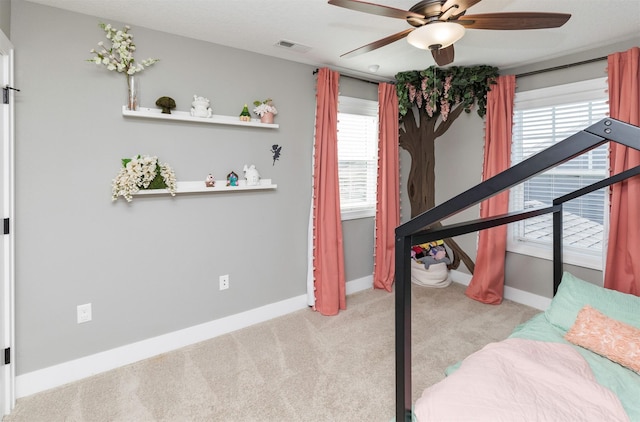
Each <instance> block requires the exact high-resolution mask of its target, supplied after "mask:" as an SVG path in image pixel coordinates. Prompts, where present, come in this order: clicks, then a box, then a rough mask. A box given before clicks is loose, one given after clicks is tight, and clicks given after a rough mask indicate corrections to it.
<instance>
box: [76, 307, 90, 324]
mask: <svg viewBox="0 0 640 422" xmlns="http://www.w3.org/2000/svg"><path fill="white" fill-rule="evenodd" d="M89 321H91V304H90V303H86V304H84V305H78V324H82V323H83V322H89Z"/></svg>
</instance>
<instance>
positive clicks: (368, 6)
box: [329, 0, 424, 19]
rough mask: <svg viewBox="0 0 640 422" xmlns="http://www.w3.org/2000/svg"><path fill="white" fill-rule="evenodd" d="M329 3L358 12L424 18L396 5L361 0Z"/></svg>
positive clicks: (338, 0)
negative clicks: (390, 5)
mask: <svg viewBox="0 0 640 422" xmlns="http://www.w3.org/2000/svg"><path fill="white" fill-rule="evenodd" d="M329 4H332V5H334V6H340V7H344V8H346V9H351V10H355V11H357V12H364V13H371V14H373V15H378V16H386V17H388V18H398V19H407V18H418V19H424V15H421V14H419V13H415V12H410V11H408V10H402V9H396V8H394V7H389V6H383V5H381V4H375V3H367V2H365V1H359V0H329Z"/></svg>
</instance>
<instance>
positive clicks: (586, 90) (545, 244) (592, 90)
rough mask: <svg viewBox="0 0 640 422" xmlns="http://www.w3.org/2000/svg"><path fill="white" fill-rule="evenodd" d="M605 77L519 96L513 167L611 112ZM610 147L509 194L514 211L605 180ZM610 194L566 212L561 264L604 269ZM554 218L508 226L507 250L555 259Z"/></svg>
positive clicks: (572, 204) (578, 202)
mask: <svg viewBox="0 0 640 422" xmlns="http://www.w3.org/2000/svg"><path fill="white" fill-rule="evenodd" d="M606 88H607V87H606V81H605V79H604V78H600V79H597V80H591V81H584V82H578V83H573V84H568V85H562V86H557V87H551V88H545V89H539V90H532V91H526V92H522V93H517V94H516V99H515V110H514V125H513V146H512V154H511V164H512V165H513V164H517V163H519V162H520V161H522V160H524V159H526V158H528V157H529V156H531V155H533V154H535V153H537V152H539V151H541V150H543V149H545V148H547V147H548V146H550V145H552V144H554V143H556V142H559V141H562V140H564V139H566V138H567V137H568V136H571V135H573V134H574V133H576V132H578V131H579V130H582V129H584V128H585V127H587V126H589V125H591V124H593V123H596V122H598V121H599V120H601V119H602V118H604V117H606V115H607V114H608V112H609V106H608V104H607V100H608V98H607V94H606ZM607 154H608V144H604V145H601V146H600V147H598V148H596V149H593V150H591V151H589V152H587V153H585V154H583V155H581V156H579V157H576V158H574V159H573V160H570V161H568V162H566V163H564V164H562V165H559V166H557V167H555V168H553V169H550V170H548V171H546V172H544V173H542V174H540V175H538V176H536V177H534V178H532V179H529V180H528V181H527V182H525V183H523V184H521V185H519V186H516V187H514V188H512V189H511V193H510V209H511V210H512V211H513V210H522V209H525V208H532V207H538V206H550V205H551V204H552V201H553V199H554V198H557V197H558V196H561V195H564V194H566V193H569V192H573V191H574V190H576V189H579V188H581V187H584V186H588V185H590V184H592V183H594V182H597V181H598V180H602V179H604V178H605V177H607V171H608V155H607ZM606 201H607V195H606V191H605V189H600V190H598V191H595V192H592V193H590V194H588V195H585V196H582V197H580V198H576V199H574V200H572V201H569V202H566V203H565V204H564V207H563V246H564V252H563V260H564V261H565V262H567V263H570V264H575V265H580V266H584V267H588V268H595V269H601V268H602V251H603V245H604V244H605V243H604V241H605V237H604V236H605V231H606V230H605V227H606V218H607V216H606V213H605V204H606ZM552 227H553V224H552V215H551V214H547V215H544V216H539V217H534V218H531V219H528V220H524V221H520V222H518V223H514V224H511V225H510V228H509V239H508V242H507V249H508V250H509V251H511V252H517V253H524V254H528V255H532V256H537V257H541V258H547V259H551V256H552V242H553V239H552V232H553V230H552Z"/></svg>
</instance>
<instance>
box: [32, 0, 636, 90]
mask: <svg viewBox="0 0 640 422" xmlns="http://www.w3.org/2000/svg"><path fill="white" fill-rule="evenodd" d="M29 1H31V2H33V3H39V4H43V5H48V6H52V7H58V8H61V9H66V10H70V11H74V12H78V13H83V14H88V15H93V16H97V17H99V18H102V19H104V20H105V21H116V22H123V23H126V24H129V25H131V26H132V27H136V26H138V27H146V28H150V29H155V30H160V31H164V32H168V33H172V34H177V35H182V36H185V37H190V38H195V39H199V40H204V41H209V42H212V43H216V44H222V45H226V46H229V47H235V48H239V49H243V50H248V51H253V52H256V53H260V54H265V55H269V56H274V57H279V58H283V59H287V60H292V61H296V62H301V63H306V64H311V65H314V66H329V67H332V68H333V69H336V70H341V71H345V73H349V74H352V75H363V76H364V75H369V76H371V77H372V78H373V79H392V78H393V76H394V75H395V74H396V73H397V72H399V71H404V70H409V69H424V68H426V67H428V66H431V65H434V64H435V63H434V61H433V59H432V57H431V54H430V53H429V52H427V51H423V50H418V49H416V48H414V47H412V46H410V45H409V44H408V43H407V42H406V40H404V39H403V40H399V41H396V42H394V43H392V44H389V45H387V46H385V47H382V48H380V49H378V50H375V51H372V52H369V53H366V54H362V55H360V56H357V57H353V58H340V55H341V54H343V53H346V52H347V51H350V50H353V49H355V48H358V47H360V46H362V45H365V44H368V43H370V42H373V41H376V40H378V39H381V38H384V37H386V36H388V35H391V34H394V33H396V32H400V31H402V30H404V29H407V28H409V27H410V26H409V25H408V24H407V23H406V22H405V21H404V20H401V19H394V18H388V17H381V16H375V15H370V14H365V13H359V12H355V11H352V10H348V9H345V8H341V7H336V6H332V5H329V4H327V1H326V0H29ZM415 2H416V0H408V1H407V0H386V1H380V2H378V3H380V4H384V5H387V6H391V7H395V8H398V9H405V10H408V9H409V8H410V7H411V6H412V5H413V4H414V3H415ZM491 12H559V13H570V14H571V15H572V17H571V19H570V20H569V21H568V22H567V23H566V24H565V25H564V26H563V27H561V28H554V29H541V30H522V31H492V30H472V29H469V30H467V32H466V34H465V36H464V37H463V38H462V39H461V40H460V41H458V42H457V43H456V44H455V48H456V58H455V62H454V63H453V64H454V65H458V66H470V65H476V64H488V65H493V66H497V67H500V68H512V67H518V66H523V65H527V64H530V63H535V62H539V61H544V60H547V59H554V58H557V57H562V56H564V55H567V54H571V53H577V52H581V51H584V50H589V49H592V48H596V47H599V46H603V45H607V44H611V43H613V42H618V41H627V40H630V39H634V38H635V39H637V38H638V37H639V36H640V0H609V1H607V0H563V1H558V0H484V1H482V2H480V3H478V4H476V5H475V6H473V7H471V8H470V9H468V13H469V14H479V13H491ZM281 40H285V41H289V42H292V43H296V44H299V45H302V46H306V47H309V49H308V51H302V50H304V49H297V48H294V49H285V48H282V47H279V46H277V44H278V42H279V41H281ZM371 65H378V66H379V70H378V72H377V74H375V75H373V74H371V73H370V72H369V70H368V69H369V66H371Z"/></svg>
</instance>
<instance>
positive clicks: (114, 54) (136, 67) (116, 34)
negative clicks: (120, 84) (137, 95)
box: [87, 23, 159, 75]
mask: <svg viewBox="0 0 640 422" xmlns="http://www.w3.org/2000/svg"><path fill="white" fill-rule="evenodd" d="M99 26H100V27H101V28H102V29H103V30H104V32H105V36H106V37H107V39H108V40H110V41H111V45H110V46H108V45H105V42H104V41H100V42H98V47H100V48H99V49H97V50H96V49H95V48H92V49H91V50H90V53H92V54H94V55H95V56H94V57H93V58H91V59H88V60H87V61H89V62H93V63H95V64H99V65H104V66H105V67H106V68H107V70H110V71H116V72H119V73H124V74H126V75H133V74H135V73H139V72H142V71H143V70H144V69H145V68H147V67H149V66H151V65H153V64H154V63H157V62H158V61H159V59H152V58H148V59H145V60H142V62H140V63H136V61H135V59H134V57H133V52H134V51H135V50H136V46H135V44H134V43H133V35H131V34H130V33H129V30H130V29H131V27H129V25H126V26H125V27H124V29H116V28H114V27H113V26H111V24H104V23H100V24H99Z"/></svg>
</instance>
